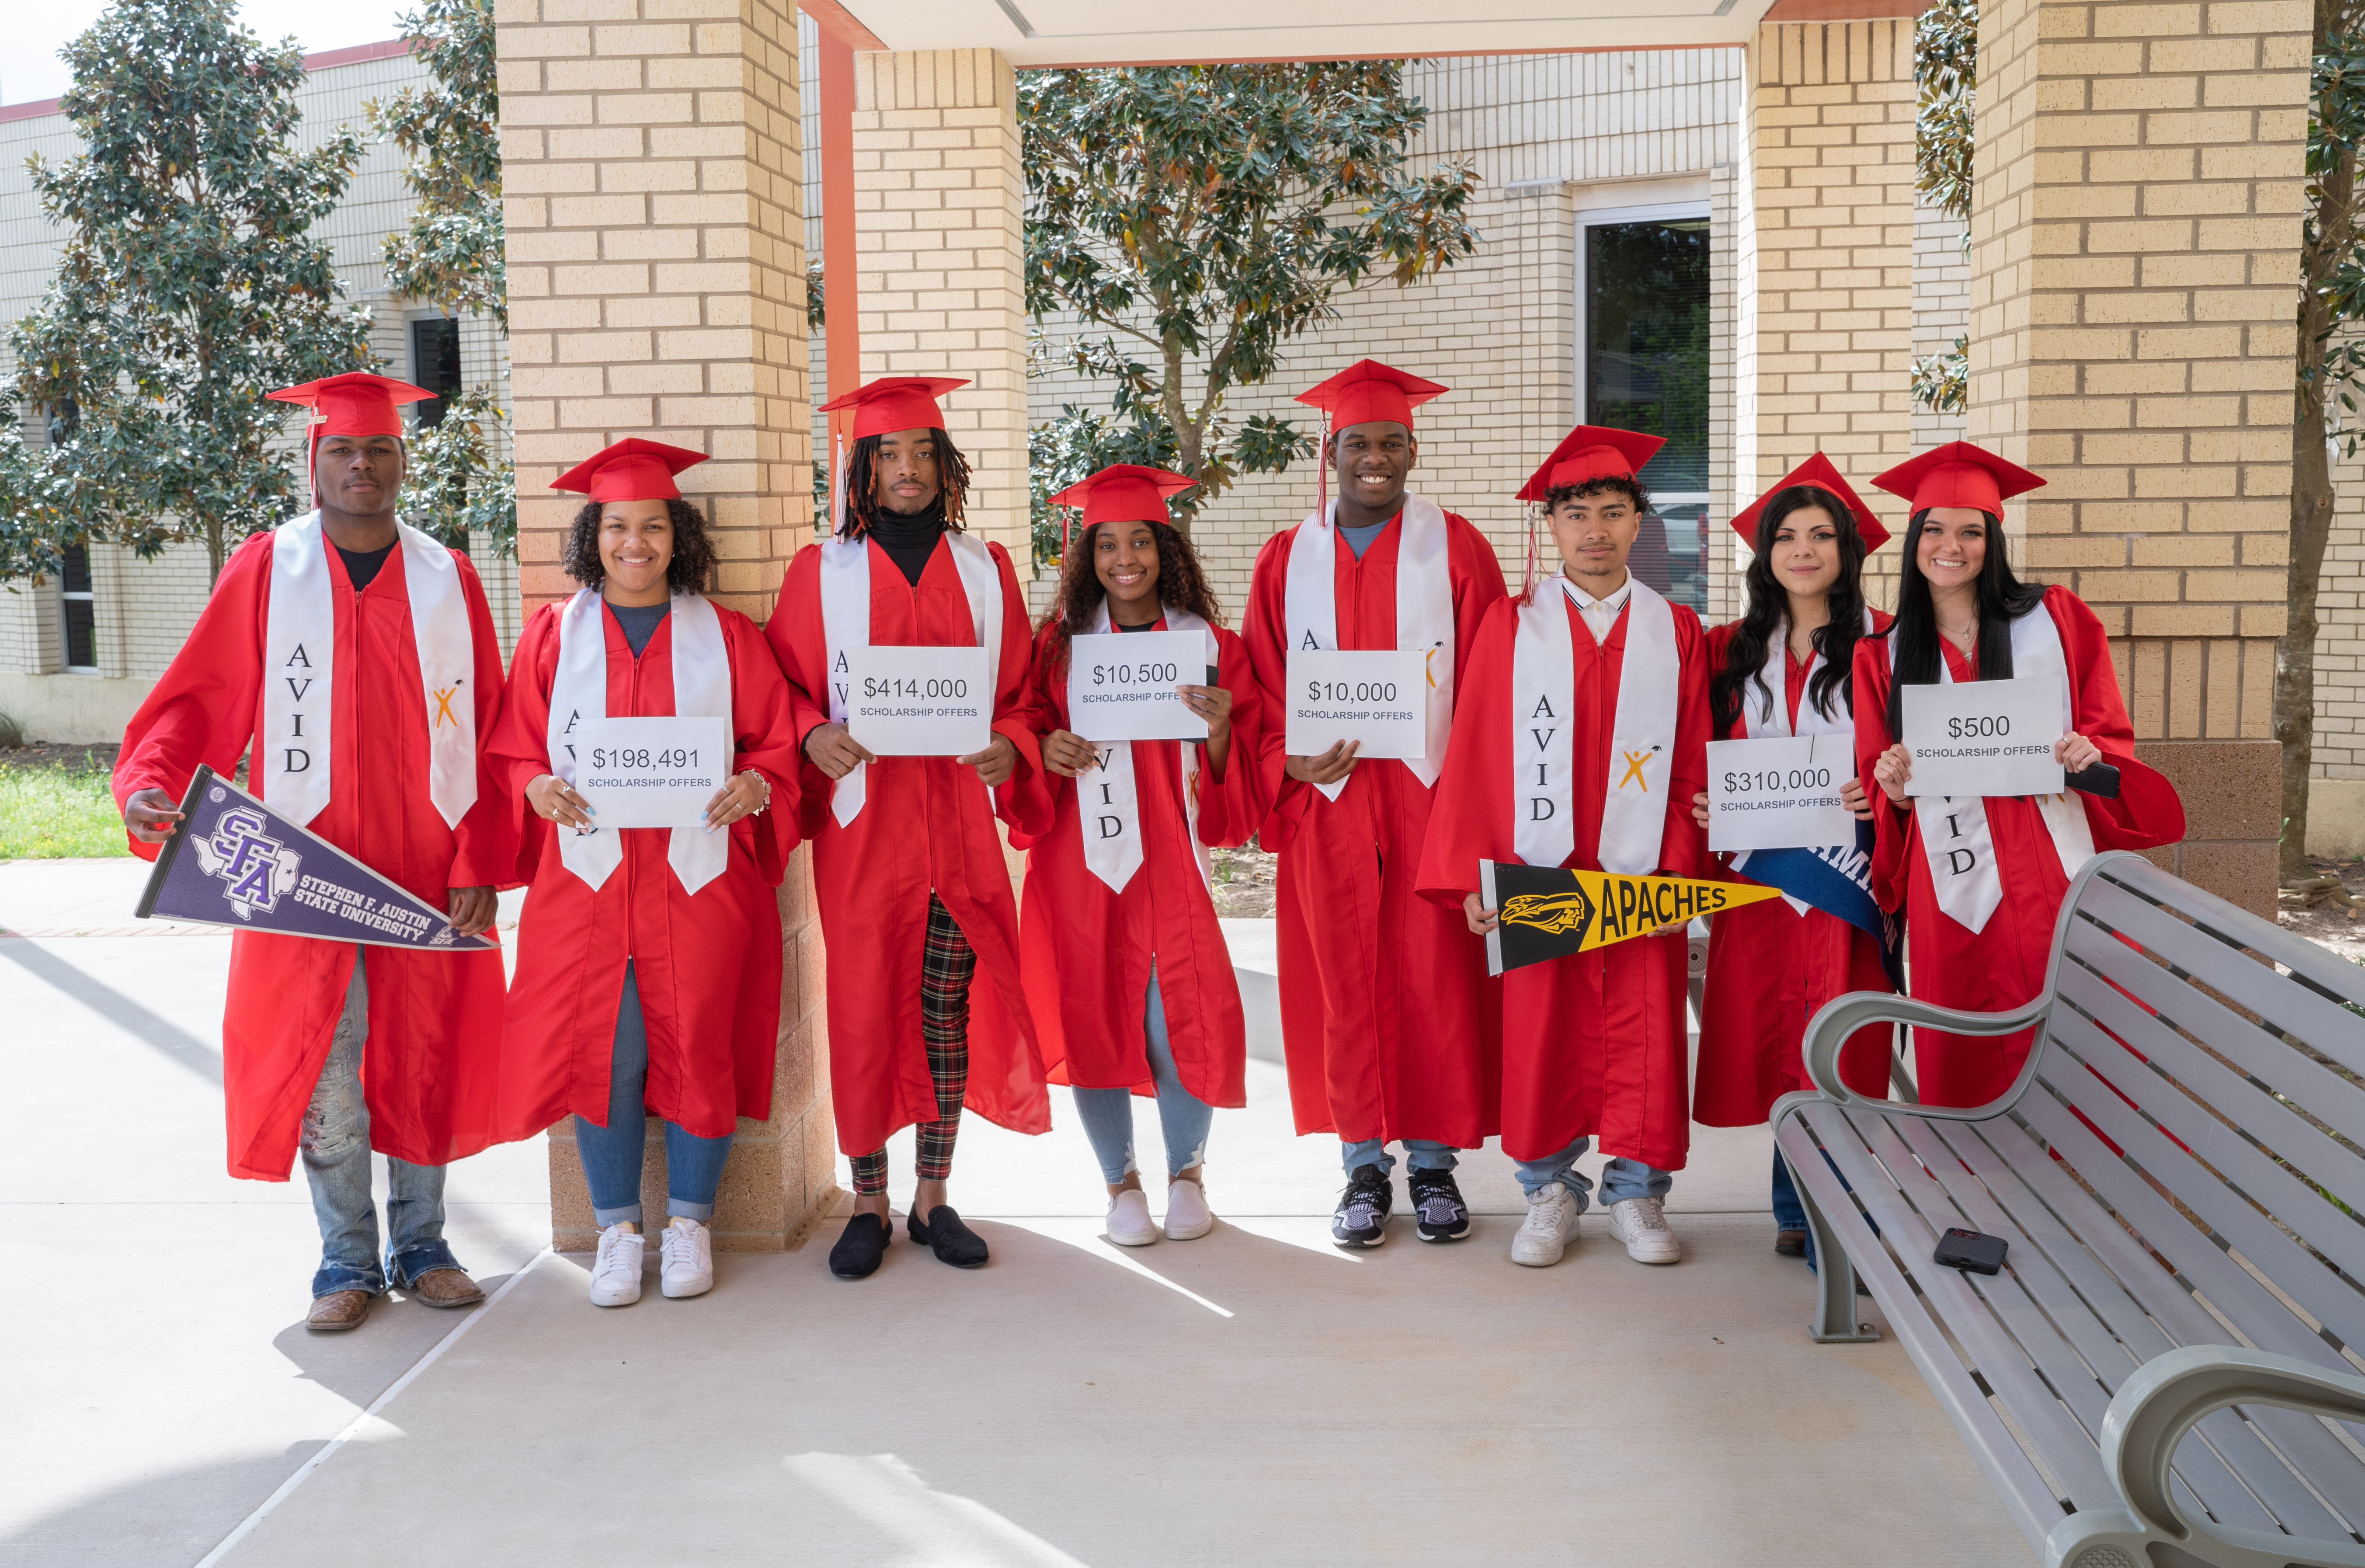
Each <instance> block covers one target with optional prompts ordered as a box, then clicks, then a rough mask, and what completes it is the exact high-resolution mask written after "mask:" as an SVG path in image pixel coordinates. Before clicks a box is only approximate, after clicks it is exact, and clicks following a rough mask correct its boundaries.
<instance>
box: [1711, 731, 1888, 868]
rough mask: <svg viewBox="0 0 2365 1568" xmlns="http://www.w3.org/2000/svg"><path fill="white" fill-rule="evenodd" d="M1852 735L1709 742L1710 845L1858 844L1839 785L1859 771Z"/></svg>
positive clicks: (1726, 847)
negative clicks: (1856, 765) (1842, 802)
mask: <svg viewBox="0 0 2365 1568" xmlns="http://www.w3.org/2000/svg"><path fill="white" fill-rule="evenodd" d="M1854 738H1855V737H1853V736H1850V735H1795V736H1793V735H1782V736H1777V737H1774V738H1771V739H1766V740H1738V741H1710V742H1709V744H1708V846H1709V849H1710V850H1712V851H1715V852H1717V853H1720V854H1721V853H1722V852H1724V851H1725V850H1743V849H1820V848H1821V847H1823V846H1826V845H1834V844H1844V845H1847V846H1851V847H1853V846H1854V845H1855V818H1854V817H1852V816H1850V815H1848V812H1847V808H1846V807H1844V806H1843V805H1841V804H1840V786H1842V785H1843V784H1845V783H1846V782H1847V781H1848V779H1849V778H1852V777H1854V776H1855V746H1854V745H1852V744H1851V743H1852V742H1853V740H1854Z"/></svg>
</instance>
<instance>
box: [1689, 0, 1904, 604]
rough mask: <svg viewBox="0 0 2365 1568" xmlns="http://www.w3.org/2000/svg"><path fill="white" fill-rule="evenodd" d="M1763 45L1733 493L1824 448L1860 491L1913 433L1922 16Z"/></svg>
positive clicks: (1742, 256) (1781, 28) (1817, 25)
mask: <svg viewBox="0 0 2365 1568" xmlns="http://www.w3.org/2000/svg"><path fill="white" fill-rule="evenodd" d="M1751 54H1752V57H1753V68H1752V70H1751V73H1750V75H1749V84H1750V87H1749V92H1748V95H1747V97H1746V101H1745V104H1744V109H1743V113H1744V117H1745V122H1746V123H1745V124H1744V126H1743V157H1744V159H1745V160H1746V166H1745V168H1744V169H1743V174H1742V183H1743V185H1744V186H1745V187H1746V188H1745V189H1743V190H1742V191H1740V192H1737V193H1736V196H1737V199H1738V203H1739V205H1740V206H1741V207H1742V209H1743V225H1744V226H1745V227H1746V228H1747V230H1749V232H1748V235H1747V237H1746V238H1745V240H1744V241H1743V244H1742V245H1741V246H1740V247H1739V255H1738V271H1739V274H1740V276H1739V279H1738V286H1739V290H1740V293H1741V295H1742V296H1743V298H1744V299H1745V300H1747V301H1748V305H1747V306H1746V307H1745V308H1743V311H1742V313H1741V321H1740V330H1741V332H1742V333H1743V336H1744V337H1745V338H1747V339H1748V340H1749V341H1748V342H1746V343H1745V344H1743V345H1740V346H1739V347H1738V349H1737V352H1736V354H1735V362H1736V375H1738V376H1740V377H1741V378H1742V379H1743V381H1744V382H1745V383H1746V385H1744V386H1738V387H1736V389H1735V391H1736V404H1737V408H1738V410H1739V416H1740V417H1739V422H1740V425H1741V427H1742V428H1741V429H1739V430H1738V431H1736V436H1737V448H1738V452H1737V457H1738V460H1737V461H1736V463H1735V465H1734V473H1733V476H1732V484H1733V486H1734V487H1735V491H1734V503H1735V505H1746V504H1747V503H1748V502H1750V501H1752V500H1754V499H1755V498H1756V497H1757V496H1758V494H1759V493H1760V492H1761V491H1763V490H1764V489H1765V487H1767V486H1768V485H1771V484H1773V483H1774V482H1775V481H1776V480H1777V479H1779V478H1780V477H1781V476H1783V475H1785V474H1787V473H1788V472H1789V471H1790V470H1791V468H1793V467H1794V466H1796V465H1798V464H1799V462H1800V461H1801V460H1802V459H1804V458H1805V457H1806V456H1807V455H1808V454H1810V453H1812V452H1814V451H1815V450H1817V449H1818V448H1821V450H1822V451H1823V452H1825V453H1827V454H1829V455H1830V457H1831V459H1832V461H1833V463H1834V464H1836V465H1839V468H1840V471H1841V472H1842V473H1844V474H1845V475H1846V476H1848V478H1849V479H1850V481H1851V482H1853V483H1854V484H1855V485H1856V487H1858V488H1859V489H1862V488H1864V487H1865V486H1866V481H1868V480H1869V479H1870V478H1871V477H1872V476H1874V475H1875V474H1877V473H1879V472H1881V471H1882V470H1883V469H1885V468H1888V467H1889V466H1891V465H1895V464H1898V463H1901V462H1903V461H1904V460H1905V459H1906V458H1908V457H1910V456H1911V455H1912V445H1913V408H1912V395H1911V382H1912V353H1913V22H1912V18H1911V17H1880V18H1877V19H1874V20H1869V21H1849V22H1805V23H1776V24H1769V25H1768V26H1766V27H1764V28H1760V29H1758V34H1757V41H1756V43H1755V44H1754V46H1753V47H1752V50H1751ZM1722 515H1723V516H1724V517H1730V516H1731V515H1732V512H1731V510H1725V511H1724V512H1723V514H1722ZM1714 521H1719V522H1720V523H1721V518H1720V519H1717V520H1714ZM1894 560H1895V557H1894V554H1893V553H1891V552H1884V553H1882V554H1879V555H1877V556H1875V557H1874V558H1873V560H1872V562H1871V565H1870V575H1871V577H1872V578H1873V579H1874V580H1873V581H1871V582H1869V583H1868V584H1867V591H1868V592H1869V593H1870V594H1871V596H1872V598H1873V600H1874V602H1876V603H1880V604H1886V603H1888V602H1889V599H1890V598H1892V597H1893V595H1894V588H1893V584H1894V581H1895V577H1894V572H1895V566H1894ZM1735 612H1736V613H1738V605H1737V602H1736V606H1735Z"/></svg>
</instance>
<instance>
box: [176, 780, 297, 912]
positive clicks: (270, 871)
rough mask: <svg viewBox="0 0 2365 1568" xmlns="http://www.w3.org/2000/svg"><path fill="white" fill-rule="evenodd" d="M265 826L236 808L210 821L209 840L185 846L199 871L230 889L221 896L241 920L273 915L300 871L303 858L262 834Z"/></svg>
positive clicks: (196, 840)
mask: <svg viewBox="0 0 2365 1568" xmlns="http://www.w3.org/2000/svg"><path fill="white" fill-rule="evenodd" d="M265 821H266V819H265V818H264V817H263V814H262V813H261V812H252V811H249V810H247V809H246V808H244V807H242V806H241V807H238V808H236V809H234V810H231V811H227V812H223V813H222V814H221V815H220V816H219V818H217V819H216V820H215V823H214V831H213V833H212V834H211V835H210V836H209V837H206V838H193V839H191V840H190V841H189V848H190V849H191V850H192V851H194V852H195V853H196V857H197V866H198V868H200V869H201V870H203V871H204V872H205V874H206V875H207V876H208V877H219V878H220V879H222V880H223V881H224V882H227V883H229V884H230V891H229V892H228V894H227V895H225V896H226V897H227V898H228V899H229V900H230V908H231V909H233V910H236V911H237V912H238V917H239V918H240V919H241V920H246V919H249V918H251V917H252V915H253V913H254V912H255V911H256V910H261V911H262V912H263V913H265V914H269V913H271V912H272V911H273V910H275V909H276V908H277V907H278V906H279V901H280V899H281V898H282V897H283V896H284V895H286V894H287V893H289V892H292V891H294V890H295V888H296V873H297V871H298V870H300V869H301V868H303V864H304V859H303V857H302V856H300V855H298V854H297V852H296V851H294V850H293V849H290V848H288V847H287V846H286V845H284V844H282V843H280V842H279V841H278V840H277V839H275V838H274V837H272V836H271V835H270V834H267V833H265V832H263V827H264V824H265Z"/></svg>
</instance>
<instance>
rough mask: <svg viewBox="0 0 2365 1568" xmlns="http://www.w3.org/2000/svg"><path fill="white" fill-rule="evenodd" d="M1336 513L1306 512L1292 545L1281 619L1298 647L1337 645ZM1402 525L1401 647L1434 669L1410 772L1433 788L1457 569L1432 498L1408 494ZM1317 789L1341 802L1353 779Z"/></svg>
mask: <svg viewBox="0 0 2365 1568" xmlns="http://www.w3.org/2000/svg"><path fill="white" fill-rule="evenodd" d="M1338 510H1339V503H1338V502H1336V501H1332V502H1330V503H1328V505H1326V506H1325V507H1324V508H1323V509H1322V510H1320V511H1318V512H1308V513H1307V514H1306V520H1305V521H1303V522H1300V523H1299V524H1298V525H1297V537H1296V538H1295V539H1294V540H1292V541H1290V545H1289V576H1288V577H1286V578H1285V579H1284V580H1283V584H1282V619H1283V622H1286V624H1287V631H1288V635H1289V645H1290V646H1291V647H1292V648H1336V647H1337V646H1338V645H1339V598H1338V595H1339V578H1338V568H1337V566H1336V565H1335V564H1334V563H1335V562H1336V560H1337V557H1338V550H1339V532H1338V528H1337V526H1336V518H1337V516H1338ZM1396 526H1397V527H1398V528H1399V529H1401V530H1402V531H1403V532H1402V534H1401V536H1400V537H1399V538H1398V539H1397V541H1396V647H1397V648H1398V649H1399V650H1404V651H1409V650H1411V649H1415V648H1418V649H1419V650H1420V651H1421V652H1422V653H1424V654H1426V655H1428V663H1427V668H1428V670H1429V750H1428V752H1427V753H1426V754H1425V755H1424V756H1420V757H1418V758H1417V759H1414V760H1409V761H1407V762H1406V764H1405V766H1406V767H1409V768H1411V769H1412V771H1413V777H1414V778H1418V779H1419V780H1420V781H1421V783H1422V784H1423V785H1425V786H1427V787H1429V788H1430V789H1434V788H1436V786H1437V776H1438V774H1439V773H1440V771H1442V770H1443V768H1444V767H1445V743H1446V741H1447V740H1448V739H1449V738H1450V737H1451V736H1452V733H1453V571H1452V566H1450V565H1449V564H1448V562H1447V560H1446V529H1445V514H1444V513H1443V512H1441V511H1440V510H1438V509H1437V505H1436V503H1435V502H1433V501H1431V500H1429V498H1427V497H1424V496H1417V495H1414V494H1412V493H1411V492H1410V491H1407V492H1406V494H1405V499H1404V510H1402V511H1401V512H1399V513H1397V515H1396ZM1440 654H1441V655H1443V656H1442V657H1440V656H1439V655H1440ZM1315 788H1316V789H1317V790H1321V791H1322V793H1323V794H1325V795H1327V796H1328V797H1329V798H1330V799H1331V800H1333V801H1335V800H1337V799H1338V798H1339V792H1340V791H1341V790H1345V789H1346V788H1347V780H1346V779H1344V778H1341V779H1340V780H1339V782H1337V783H1336V784H1317V785H1316V786H1315Z"/></svg>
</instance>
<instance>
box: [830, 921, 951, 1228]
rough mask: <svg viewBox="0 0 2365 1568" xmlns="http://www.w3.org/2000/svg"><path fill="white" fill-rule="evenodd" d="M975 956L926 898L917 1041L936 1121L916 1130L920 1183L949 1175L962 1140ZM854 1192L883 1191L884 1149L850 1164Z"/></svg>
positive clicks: (884, 1182)
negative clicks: (924, 1055) (924, 1056)
mask: <svg viewBox="0 0 2365 1568" xmlns="http://www.w3.org/2000/svg"><path fill="white" fill-rule="evenodd" d="M976 973H977V952H976V949H974V948H972V947H971V946H970V945H969V938H968V937H966V936H964V935H961V928H960V927H959V926H958V924H954V921H953V917H952V913H951V912H950V911H948V910H947V909H946V908H945V906H944V903H943V902H942V901H940V900H939V899H938V898H937V897H936V894H934V893H930V894H929V895H928V934H927V938H926V946H925V948H924V949H923V950H922V953H921V958H920V1038H921V1039H922V1040H923V1041H924V1042H925V1044H926V1046H927V1050H928V1077H929V1078H930V1079H931V1080H933V1081H935V1084H936V1120H935V1121H933V1122H922V1123H921V1124H920V1125H919V1127H918V1128H917V1129H916V1134H915V1141H916V1143H917V1145H918V1148H917V1150H916V1160H915V1163H916V1164H917V1166H918V1170H919V1178H920V1180H921V1181H923V1182H941V1181H943V1180H944V1179H945V1178H946V1177H947V1176H949V1175H950V1174H952V1169H953V1139H954V1138H956V1137H958V1136H959V1134H960V1114H961V1096H962V1095H964V1094H966V1093H967V1092H969V985H970V980H971V979H972V978H973V977H974V976H975V975H976ZM854 1190H855V1192H856V1193H858V1194H861V1195H863V1196H866V1197H867V1196H869V1195H871V1194H873V1193H883V1192H885V1191H886V1190H887V1150H886V1148H885V1146H883V1145H882V1146H880V1148H875V1149H873V1150H872V1151H871V1152H869V1154H862V1155H857V1156H856V1157H855V1159H854Z"/></svg>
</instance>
